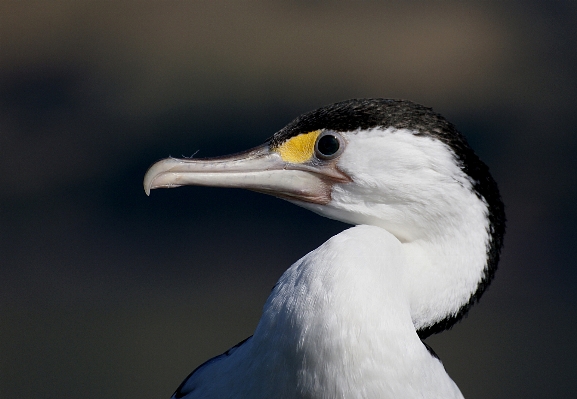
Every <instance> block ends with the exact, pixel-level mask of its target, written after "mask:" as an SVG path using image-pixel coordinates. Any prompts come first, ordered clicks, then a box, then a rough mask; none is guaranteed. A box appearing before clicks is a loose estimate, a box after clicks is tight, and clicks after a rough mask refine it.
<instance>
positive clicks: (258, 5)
mask: <svg viewBox="0 0 577 399" xmlns="http://www.w3.org/2000/svg"><path fill="white" fill-rule="evenodd" d="M576 21H577V3H575V2H572V1H550V2H549V1H548V2H542V1H536V0H535V1H510V2H500V1H495V2H460V1H455V2H395V3H391V2H328V1H312V2H305V1H270V2H242V3H241V2H238V3H236V2H235V3H233V2H219V1H206V2H200V1H199V2H180V1H178V2H176V1H174V2H169V1H157V2H148V1H132V2H128V1H120V2H108V1H58V2H48V1H39V2H31V1H18V2H16V1H14V2H12V1H1V2H0V187H1V188H0V397H1V398H13V397H23V398H31V397H34V398H80V397H81V398H140V399H146V398H163V397H164V398H168V397H169V396H170V394H171V393H172V392H173V390H174V389H175V388H176V387H177V386H178V384H179V383H180V382H181V381H182V379H183V378H184V377H185V376H186V375H187V374H188V373H189V372H190V371H191V370H192V369H193V368H195V367H196V366H197V365H198V364H199V363H201V362H202V361H204V360H206V359H207V358H209V357H211V356H214V355H217V354H219V353H221V352H223V351H224V350H226V349H227V348H229V347H230V346H232V345H234V344H235V343H237V342H238V341H240V340H242V339H244V338H245V337H247V336H248V335H250V334H251V333H252V331H253V329H254V327H255V326H256V323H257V321H258V319H259V315H260V312H261V309H262V305H263V303H264V301H265V299H266V297H267V296H268V294H269V292H270V289H271V287H272V286H273V285H274V283H275V282H276V280H277V279H278V277H279V276H280V275H281V274H282V272H283V271H284V270H285V269H286V268H287V267H288V266H289V265H290V264H292V263H293V262H294V261H296V260H297V259H298V258H299V257H301V256H302V255H304V254H305V253H306V252H308V251H310V250H312V249H314V248H316V247H317V246H319V245H320V244H321V243H322V242H324V241H325V240H326V239H328V238H329V237H330V236H332V235H334V234H336V233H338V232H339V231H341V230H343V229H344V228H345V227H346V226H345V225H344V224H341V223H339V222H335V221H330V220H327V219H323V218H321V217H320V216H317V215H315V214H312V213H310V212H307V211H305V210H302V209H300V208H297V207H295V206H294V205H291V204H289V203H286V202H284V201H281V200H278V199H275V198H272V197H267V196H264V195H260V194H255V193H251V192H243V191H234V190H226V189H210V188H194V187H186V188H180V189H177V190H156V191H154V192H153V193H152V195H151V197H146V196H145V194H144V192H143V189H142V178H143V176H144V173H145V172H146V169H147V168H148V166H149V165H150V164H151V163H153V162H154V161H156V160H158V159H160V158H164V157H166V156H168V155H172V156H181V155H185V156H190V155H192V154H197V156H213V155H222V154H227V153H230V152H233V151H238V150H243V149H246V148H250V147H252V146H255V145H258V144H260V143H262V142H263V141H264V140H265V139H266V138H268V137H269V136H271V135H272V134H273V133H274V132H275V131H276V130H278V129H280V128H281V127H282V126H284V125H285V124H286V123H287V122H289V121H290V120H292V119H293V118H294V117H296V116H297V115H299V114H300V113H302V112H305V111H308V110H311V109H314V108H317V107H319V106H322V105H325V104H327V103H331V102H335V101H339V100H343V99H347V98H352V97H387V98H405V99H411V100H414V101H417V102H420V103H423V104H425V105H428V106H432V107H433V108H434V109H435V110H436V111H438V112H440V113H442V114H443V115H445V116H446V117H447V118H448V119H449V120H451V121H452V122H454V123H455V124H456V125H457V126H458V127H459V128H460V130H461V131H462V132H463V133H464V134H465V135H466V136H467V137H468V138H469V140H470V143H471V144H472V146H473V147H474V148H475V149H476V151H477V153H479V155H480V156H481V157H482V159H484V160H485V161H486V163H488V164H489V166H490V168H491V170H492V173H493V175H494V177H495V179H496V180H497V181H498V183H499V185H500V188H501V193H502V196H503V199H504V201H505V203H506V206H507V208H506V209H507V215H508V220H509V223H508V234H507V236H506V239H505V249H504V252H503V256H502V262H501V265H500V269H499V271H498V273H497V276H496V280H495V281H494V283H493V284H492V286H491V287H490V289H489V290H488V291H487V292H486V294H485V296H484V297H483V299H482V301H481V303H480V304H479V305H477V306H476V307H474V308H473V309H472V311H471V312H470V314H469V317H468V318H467V319H466V320H464V322H462V323H460V324H458V325H457V326H456V327H454V328H453V329H452V330H451V331H448V332H444V333H442V334H440V335H437V336H435V337H432V338H430V339H429V340H428V342H429V344H430V345H431V346H432V347H433V348H434V349H435V350H436V351H437V353H438V354H439V355H440V356H441V358H442V359H443V361H444V365H445V367H446V369H447V370H448V372H449V374H450V375H451V376H452V377H453V379H454V380H455V381H456V382H457V384H458V385H459V387H460V388H461V389H462V391H463V393H464V395H465V397H466V398H469V399H474V398H551V397H555V398H575V397H577V366H576V360H577V339H576V338H575V331H577V322H576V316H577V294H576V290H575V286H576V275H577V272H576V266H577V265H576V262H575V258H576V256H577V244H576V241H577V234H576V228H575V226H576V224H577V211H576V209H577V208H576V206H575V201H576V199H577V188H576V186H577V184H576V183H577V176H576V175H577V161H576V157H575V154H576V152H577V136H576V134H575V130H576V126H577V116H576V114H577V112H576V107H575V100H576V93H577V23H576ZM197 151H198V153H197Z"/></svg>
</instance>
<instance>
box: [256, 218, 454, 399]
mask: <svg viewBox="0 0 577 399" xmlns="http://www.w3.org/2000/svg"><path fill="white" fill-rule="evenodd" d="M407 261H408V259H407V256H406V253H405V250H404V248H403V246H402V245H401V244H400V243H399V241H398V240H397V239H396V238H395V237H394V236H392V235H391V234H390V233H388V232H386V231H385V230H383V229H381V228H378V227H372V226H358V227H355V228H352V229H349V230H346V231H344V232H342V233H341V234H339V235H337V236H335V237H333V238H331V239H330V240H329V241H327V242H326V243H325V244H323V245H322V246H321V247H319V248H318V249H317V250H315V251H313V252H311V253H309V254H308V255H306V256H305V257H304V258H302V259H301V260H300V261H298V262H297V263H295V264H294V265H293V266H292V267H291V268H290V269H288V270H287V271H286V272H285V274H284V275H283V276H282V277H281V279H280V280H279V282H278V284H277V286H276V287H275V289H274V290H273V292H272V294H271V296H270V297H269V300H268V301H267V303H266V305H265V307H264V312H263V317H262V319H261V321H260V323H259V326H258V327H257V330H256V332H255V335H254V337H253V339H252V343H251V347H249V348H247V350H253V351H263V353H266V354H267V355H266V356H263V357H260V356H250V357H251V358H255V359H261V358H264V359H265V364H263V366H265V365H266V368H268V369H269V373H270V374H271V375H276V376H277V378H273V380H274V381H272V382H271V384H274V385H277V389H278V390H277V391H276V392H290V386H293V387H296V388H297V392H298V395H297V394H295V396H294V397H307V398H312V397H314V398H335V397H347V398H357V397H359V398H360V397H366V398H371V397H379V398H414V397H443V398H460V397H461V394H460V392H459V390H458V388H457V387H456V385H455V384H454V383H453V382H452V380H451V379H450V378H449V377H448V376H447V374H446V373H445V371H444V369H443V367H442V365H441V363H440V362H439V361H438V360H437V359H435V358H433V357H432V356H431V355H430V354H429V353H428V351H427V349H426V348H425V346H424V345H423V344H422V342H421V341H420V339H419V337H418V336H417V334H416V332H415V328H414V326H413V322H412V320H411V317H410V306H411V305H410V303H409V298H408V297H407V293H406V292H405V287H404V286H403V285H402V284H399V283H398V282H399V281H402V280H403V279H404V278H405V272H406V269H405V268H404V267H403V266H404V265H406V264H407ZM271 367H274V368H273V369H271ZM257 368H258V365H257ZM294 370H296V373H295V372H294ZM291 371H292V373H293V374H291ZM287 376H289V377H288V378H287ZM259 383H262V380H260V381H259ZM285 384H288V385H289V386H287V389H282V388H281V387H282V386H283V385H285ZM263 389H265V388H263ZM287 397H288V396H287ZM290 397H293V396H290Z"/></svg>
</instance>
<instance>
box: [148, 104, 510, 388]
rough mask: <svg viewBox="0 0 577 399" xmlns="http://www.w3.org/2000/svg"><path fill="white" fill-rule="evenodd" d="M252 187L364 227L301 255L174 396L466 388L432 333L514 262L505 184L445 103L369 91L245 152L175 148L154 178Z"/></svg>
mask: <svg viewBox="0 0 577 399" xmlns="http://www.w3.org/2000/svg"><path fill="white" fill-rule="evenodd" d="M183 185H199V186H216V187H239V188H245V189H248V190H253V191H257V192H261V193H265V194H270V195H273V196H276V197H279V198H282V199H285V200H288V201H290V202H292V203H294V204H296V205H299V206H302V207H304V208H307V209H310V210H311V211H313V212H316V213H318V214H320V215H323V216H326V217H329V218H332V219H336V220H340V221H342V222H345V223H349V224H352V225H354V227H351V228H349V229H347V230H345V231H343V232H341V233H340V234H337V235H336V236H334V237H332V238H330V239H329V240H328V241H327V242H325V243H324V244H323V245H321V246H320V247H319V248H317V249H315V250H314V251H312V252H310V253H308V254H307V255H305V256H304V257H302V258H301V259H300V260H298V261H297V262H296V263H295V264H293V265H292V266H291V267H290V268H289V269H288V270H287V271H286V272H285V273H284V274H283V275H282V277H281V278H280V280H279V281H278V283H277V284H276V285H275V287H274V288H273V290H272V292H271V294H270V296H269V298H268V300H267V301H266V303H265V305H264V308H263V313H262V317H261V319H260V321H259V323H258V326H257V327H256V330H255V332H254V334H253V335H252V336H251V337H249V338H247V339H246V340H244V341H242V342H241V343H239V344H238V345H236V346H234V347H233V348H231V349H229V350H228V351H227V352H225V353H223V354H222V355H220V356H217V357H215V358H213V359H210V360H208V361H207V362H205V363H204V364H202V365H200V366H199V367H197V368H196V370H194V371H193V372H192V373H191V374H190V375H189V376H188V377H187V378H186V379H185V380H184V381H183V383H182V384H181V385H180V386H179V387H178V389H177V390H176V392H175V393H174V394H173V398H186V399H193V398H215V399H228V398H247V399H248V398H250V399H259V398H263V399H264V398H266V399H271V398H275V399H281V398H287V399H288V398H309V399H321V398H326V399H329V398H330V399H334V398H381V399H382V398H391V399H392V398H394V399H403V398H443V399H449V398H462V394H461V392H460V391H459V388H458V387H457V385H456V384H455V383H454V382H453V380H452V379H451V378H450V377H449V376H448V374H447V373H446V371H445V369H444V367H443V365H442V363H441V361H440V360H439V359H438V357H436V355H434V352H432V350H431V349H430V348H428V346H427V345H426V344H425V343H423V341H422V339H424V338H426V337H428V336H429V335H431V334H434V333H438V332H441V331H443V330H446V329H448V328H450V327H451V326H453V325H454V324H455V323H456V322H457V321H458V320H459V319H461V318H462V317H463V315H465V314H466V313H467V311H468V310H469V308H470V307H471V306H472V305H473V304H474V303H475V302H477V301H478V300H479V298H480V297H481V295H482V294H483V291H484V290H485V288H486V287H487V286H488V285H489V283H490V282H491V280H492V279H493V276H494V274H495V270H496V268H497V263H498V261H499V254H500V251H501V247H502V243H503V234H504V232H505V214H504V207H503V203H502V202H501V198H500V195H499V191H498V188H497V184H496V183H495V181H494V180H493V178H492V177H491V175H490V173H489V170H488V168H487V166H486V165H485V164H484V163H483V162H482V161H481V160H480V159H479V158H478V156H477V155H476V154H475V153H474V152H473V150H472V149H471V148H470V147H469V145H468V144H467V141H466V140H465V138H464V137H463V136H462V135H461V134H460V133H459V132H458V131H457V130H456V128H455V127H454V126H453V125H452V124H451V123H449V122H448V121H447V120H445V119H444V118H443V117H442V116H441V115H439V114H437V113H435V112H433V111H432V110H431V109H430V108H427V107H424V106H422V105H418V104H415V103H413V102H410V101H405V100H390V99H353V100H347V101H343V102H339V103H335V104H332V105H328V106H325V107H322V108H319V109H317V110H314V111H311V112H308V113H305V114H303V115H301V116H299V117H298V118H296V119H295V120H294V121H292V122H291V123H289V124H288V125H287V126H285V127H284V128H282V129H281V130H279V131H278V132H277V133H275V134H274V135H273V136H272V137H271V138H270V139H268V140H267V141H266V142H265V143H264V144H263V145H261V146H258V147H256V148H253V149H251V150H248V151H245V152H242V153H237V154H234V155H230V156H225V157H219V158H206V159H175V158H168V159H164V160H161V161H159V162H157V163H155V164H154V165H153V166H152V167H150V169H149V170H148V172H147V173H146V176H145V178H144V189H145V191H146V194H150V190H151V189H155V188H160V187H178V186H183Z"/></svg>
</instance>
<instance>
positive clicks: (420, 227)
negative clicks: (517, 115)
mask: <svg viewBox="0 0 577 399" xmlns="http://www.w3.org/2000/svg"><path fill="white" fill-rule="evenodd" d="M359 154H360V155H359ZM367 154H368V155H367ZM370 154H379V156H378V157H376V156H371V155H370ZM341 160H342V162H341V163H340V164H339V165H342V166H341V168H342V169H343V171H344V172H345V173H347V174H348V175H349V176H350V177H352V180H353V182H352V183H344V184H336V185H335V186H334V187H333V190H332V201H331V202H330V203H329V204H328V205H326V206H319V205H314V204H303V203H299V205H301V206H304V207H306V208H309V209H311V210H312V211H314V212H317V213H320V214H322V215H324V216H327V217H330V218H333V219H337V220H341V221H344V222H348V223H352V224H367V225H374V226H379V227H382V228H383V229H385V230H387V231H388V232H389V233H391V234H393V235H394V236H395V237H396V238H397V239H398V240H399V241H400V242H401V243H403V247H404V251H405V253H406V256H407V258H408V259H409V261H408V263H407V266H406V268H407V270H406V271H405V274H404V276H405V278H404V280H403V282H404V284H405V290H406V292H408V293H409V295H410V307H411V317H412V319H413V322H414V325H415V327H416V328H417V329H421V328H425V327H428V326H431V325H433V324H435V323H436V322H439V321H441V320H443V319H445V318H447V317H450V316H455V315H456V314H457V313H458V312H459V310H460V309H461V308H462V307H463V306H465V305H466V304H467V303H468V302H469V300H470V298H471V296H472V295H473V294H474V293H475V292H476V290H477V288H478V286H479V283H480V282H481V280H482V279H483V277H484V271H485V268H486V265H487V245H488V242H489V232H488V231H489V221H488V217H487V213H488V211H487V204H486V203H485V202H484V201H483V200H481V199H479V197H478V196H477V195H476V193H474V192H473V188H472V187H473V182H472V181H471V180H470V178H469V177H468V176H467V175H466V174H465V173H464V172H463V171H462V170H461V168H460V167H459V165H458V162H457V160H456V158H455V154H454V153H453V152H452V150H451V149H450V148H449V147H448V146H446V145H445V144H443V143H441V142H440V141H438V140H434V139H432V138H430V137H426V136H416V135H415V134H414V132H411V131H409V130H394V129H386V130H379V129H374V130H369V131H360V132H358V133H356V136H355V137H354V138H353V139H351V141H350V142H349V143H348V146H347V151H346V152H345V153H344V154H343V155H342V158H341ZM381 256H386V253H384V248H383V253H382V254H381Z"/></svg>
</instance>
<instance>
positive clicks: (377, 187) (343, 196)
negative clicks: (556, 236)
mask: <svg viewBox="0 0 577 399" xmlns="http://www.w3.org/2000/svg"><path fill="white" fill-rule="evenodd" d="M182 185H201V186H217V187H239V188H245V189H249V190H253V191H258V192H262V193H266V194H271V195H274V196H277V197H280V198H283V199H286V200H289V201H291V202H293V203H295V204H298V205H300V206H303V207H305V208H308V209H310V210H312V211H314V212H316V213H319V214H321V215H324V216H327V217H329V218H333V219H337V220H340V221H343V222H346V223H351V224H369V225H377V226H380V227H383V228H385V229H387V230H388V231H389V232H391V233H392V234H394V235H395V236H396V237H397V238H398V239H399V240H401V241H403V242H410V241H413V240H418V239H421V238H424V239H426V238H427V237H429V236H430V235H435V234H436V233H437V231H438V230H439V229H443V228H445V227H446V226H447V225H449V226H450V224H452V223H461V222H462V218H463V216H466V215H468V214H469V213H471V209H470V208H471V207H473V208H474V207H477V208H483V207H484V208H485V209H487V204H488V203H489V205H490V204H491V203H493V205H495V206H497V207H498V206H499V203H500V201H499V200H498V191H497V192H496V194H492V193H493V192H494V191H496V184H495V183H494V181H493V180H492V178H491V176H490V175H489V173H488V170H487V167H486V166H485V165H484V164H483V163H482V162H481V161H480V160H479V159H478V157H477V156H476V155H475V154H474V153H473V151H472V150H471V149H470V148H469V146H468V144H467V143H466V141H465V139H464V138H463V136H462V135H461V134H460V133H458V132H457V130H456V129H455V128H454V127H453V125H451V124H450V123H448V122H447V121H446V120H445V119H444V118H443V117H442V116H440V115H438V114H436V113H434V112H433V111H432V110H431V109H429V108H426V107H423V106H421V105H418V104H415V103H412V102H409V101H403V100H385V99H359V100H348V101H343V102H340V103H336V104H332V105H329V106H326V107H323V108H319V109H317V110H315V111H311V112H308V113H306V114H303V115H301V116H300V117H298V118H297V119H295V120H294V121H292V122H291V123H289V124H288V125H287V126H285V127H284V128H283V129H281V130H280V131H278V132H277V133H275V134H274V135H273V136H272V138H270V139H269V140H268V141H267V142H266V143H265V144H263V145H261V146H259V147H256V148H254V149H251V150H248V151H246V152H242V153H238V154H234V155H231V156H224V157H218V158H205V159H175V158H168V159H165V160H162V161H159V162H157V163H155V164H154V165H153V166H152V167H151V168H150V169H149V170H148V172H147V174H146V176H145V179H144V189H145V191H146V193H147V194H149V193H150V190H151V189H154V188H160V187H178V186H182ZM486 213H487V216H488V214H489V213H490V212H489V211H487V212H486ZM481 214H482V212H481ZM477 215H479V212H477Z"/></svg>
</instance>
